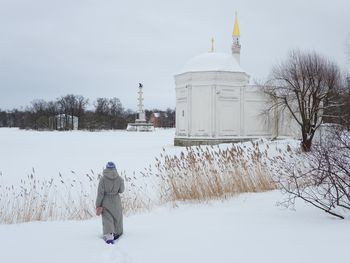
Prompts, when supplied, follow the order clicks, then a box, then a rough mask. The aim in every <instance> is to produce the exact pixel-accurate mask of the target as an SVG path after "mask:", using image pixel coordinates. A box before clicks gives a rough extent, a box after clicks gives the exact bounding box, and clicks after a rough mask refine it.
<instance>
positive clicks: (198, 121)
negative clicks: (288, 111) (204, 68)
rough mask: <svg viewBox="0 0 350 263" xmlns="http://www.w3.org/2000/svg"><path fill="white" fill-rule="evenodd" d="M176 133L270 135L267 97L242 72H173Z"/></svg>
mask: <svg viewBox="0 0 350 263" xmlns="http://www.w3.org/2000/svg"><path fill="white" fill-rule="evenodd" d="M175 83H176V136H177V137H194V138H197V137H198V138H211V139H215V138H235V137H249V136H255V137H257V136H271V135H272V130H273V127H272V123H271V118H269V117H268V116H267V115H266V114H264V112H265V110H266V105H267V99H266V97H265V95H264V93H263V92H262V91H261V90H260V89H259V87H256V86H250V85H248V83H249V75H247V74H246V73H243V72H220V71H219V72H192V73H191V72H189V73H184V74H180V75H177V76H175Z"/></svg>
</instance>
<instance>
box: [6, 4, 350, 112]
mask: <svg viewBox="0 0 350 263" xmlns="http://www.w3.org/2000/svg"><path fill="white" fill-rule="evenodd" d="M236 11H237V12H238V18H239V25H240V31H241V44H242V50H241V65H242V68H243V69H245V70H246V71H247V72H248V73H249V74H251V75H252V76H253V77H254V78H257V79H264V78H266V77H267V74H268V73H269V71H270V69H271V67H272V66H273V65H274V64H276V63H277V62H279V61H281V60H283V59H284V58H285V57H286V55H287V53H288V51H289V50H290V49H293V48H299V49H302V50H315V51H317V52H319V53H320V54H323V55H326V56H328V57H329V58H332V59H334V60H335V61H336V62H337V63H338V64H339V65H340V66H342V67H345V66H348V65H346V52H345V49H346V48H345V43H346V41H347V39H348V38H349V34H350V1H349V0H332V1H329V0H328V1H325V0H319V1H316V0H308V1H306V0H293V1H292V0H289V1H284V0H279V1H278V0H275V1H272V0H267V1H266V0H265V1H264V0H237V1H236V0H211V1H208V0H198V1H197V0H196V1H190V0H176V1H166V0H154V1H132V0H128V1H116V0H114V1H112V0H75V1H74V0H57V1H50V0H30V1H29V0H0V108H1V109H12V108H14V107H20V106H26V105H29V103H30V101H32V100H33V99H39V98H42V99H46V100H54V99H55V98H57V97H59V96H62V95H66V94H71V93H72V94H79V95H83V96H85V97H87V98H89V99H90V102H92V101H94V100H95V99H96V98H97V97H118V98H119V99H120V100H121V102H122V104H123V105H124V107H126V108H131V109H133V110H136V104H137V102H136V95H137V87H138V82H143V83H144V90H145V95H144V97H145V106H146V107H147V108H161V109H165V108H167V107H171V108H173V107H175V85H174V77H173V76H174V74H175V73H176V72H177V71H178V70H180V69H181V67H182V66H183V65H184V64H185V63H186V61H187V60H188V59H190V58H191V57H193V56H196V55H198V54H201V53H204V52H207V51H208V50H209V49H210V45H211V43H210V39H211V37H215V49H216V51H218V52H226V53H230V52H231V51H230V48H231V43H232V38H231V32H232V28H233V22H234V14H235V12H236Z"/></svg>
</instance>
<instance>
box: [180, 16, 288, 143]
mask: <svg viewBox="0 0 350 263" xmlns="http://www.w3.org/2000/svg"><path fill="white" fill-rule="evenodd" d="M239 35H240V33H239V28H238V21H237V17H236V19H235V25H234V30H233V34H232V37H233V44H232V54H225V53H216V52H214V49H213V48H212V52H209V53H205V54H201V55H199V56H196V57H194V58H192V59H190V60H189V61H188V62H187V63H186V64H185V66H184V68H183V69H182V70H181V71H180V72H179V73H178V74H177V75H175V86H176V134H175V139H174V144H175V145H182V146H190V145H200V144H218V143H225V142H237V141H246V140H252V139H256V138H261V137H268V138H271V137H276V136H278V134H277V132H278V130H282V129H281V128H280V129H279V128H278V127H280V126H281V123H279V120H280V119H281V118H274V116H271V115H272V114H271V113H268V111H267V109H268V107H269V102H268V98H267V95H265V94H264V92H263V91H262V89H261V87H258V86H255V85H250V84H249V83H250V76H249V75H248V74H247V73H245V72H244V71H243V70H242V68H241V67H240V64H239V60H240V49H241V45H240V43H239Z"/></svg>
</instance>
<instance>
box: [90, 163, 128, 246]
mask: <svg viewBox="0 0 350 263" xmlns="http://www.w3.org/2000/svg"><path fill="white" fill-rule="evenodd" d="M124 189H125V186H124V180H123V178H122V177H121V176H120V175H119V174H118V172H117V169H116V166H115V164H114V163H113V162H108V163H107V165H106V168H105V169H104V170H103V175H102V177H101V179H100V181H99V184H98V189H97V197H96V215H97V216H99V215H102V227H103V238H104V240H105V241H106V243H107V244H113V243H114V240H116V239H118V238H119V237H120V236H121V235H122V234H123V210H122V204H121V200H120V195H119V194H121V193H123V192H124Z"/></svg>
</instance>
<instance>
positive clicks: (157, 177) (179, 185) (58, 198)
mask: <svg viewBox="0 0 350 263" xmlns="http://www.w3.org/2000/svg"><path fill="white" fill-rule="evenodd" d="M263 144H265V148H264V147H262V145H263ZM268 147H269V146H268V144H266V141H265V142H264V141H257V142H251V143H246V144H232V145H230V146H227V147H222V146H203V147H200V146H197V147H188V148H185V149H184V150H183V151H182V152H181V153H180V154H178V155H170V154H167V153H166V151H165V150H164V149H163V151H162V152H161V154H160V156H159V157H158V158H156V162H155V164H154V165H150V166H149V167H148V168H145V169H144V171H143V172H140V174H138V175H136V174H135V173H134V174H133V175H131V176H127V175H126V174H125V173H121V176H122V177H123V178H124V181H125V185H126V191H125V192H124V193H123V194H122V195H121V198H122V205H123V209H124V214H125V215H128V214H131V213H136V212H138V211H143V210H149V209H151V208H152V207H153V206H155V205H159V204H164V203H168V202H173V203H174V202H177V201H194V202H205V201H208V200H211V199H226V198H228V197H231V196H234V195H236V194H239V193H246V192H263V191H269V190H273V189H276V184H275V183H274V182H273V180H272V174H271V169H270V166H271V160H272V159H271V158H269V156H268ZM275 151H277V149H276V150H275ZM279 151H280V153H281V150H279ZM287 151H288V152H290V147H289V145H287ZM287 151H285V152H287ZM274 160H278V161H280V162H283V161H284V160H283V158H280V159H274ZM2 176H3V175H2V174H1V172H0V179H1V177H2ZM100 177H101V175H100V174H96V173H95V172H94V171H93V170H91V171H90V172H89V173H87V174H85V175H80V174H76V173H75V172H74V171H71V173H70V174H66V175H62V174H59V175H58V176H57V177H56V178H53V179H50V180H39V179H37V178H36V176H35V170H34V169H33V170H32V172H31V173H30V174H29V175H28V176H27V178H26V179H25V180H21V182H20V184H19V185H18V186H13V185H11V186H4V185H2V184H0V223H5V224H11V223H21V222H29V221H35V220H39V221H45V220H65V219H88V218H91V217H93V216H95V198H96V192H97V186H98V182H99V179H100ZM0 182H1V180H0Z"/></svg>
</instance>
